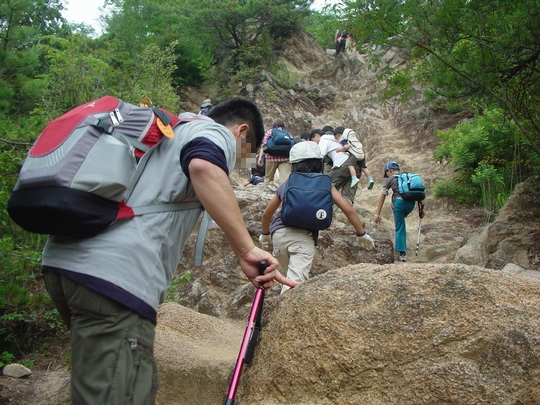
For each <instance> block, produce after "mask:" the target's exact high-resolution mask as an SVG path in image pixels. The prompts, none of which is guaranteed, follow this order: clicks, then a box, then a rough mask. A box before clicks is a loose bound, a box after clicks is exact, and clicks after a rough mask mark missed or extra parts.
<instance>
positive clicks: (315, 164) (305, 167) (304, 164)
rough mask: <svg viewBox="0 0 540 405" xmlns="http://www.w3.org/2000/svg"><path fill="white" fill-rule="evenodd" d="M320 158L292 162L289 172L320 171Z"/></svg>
mask: <svg viewBox="0 0 540 405" xmlns="http://www.w3.org/2000/svg"><path fill="white" fill-rule="evenodd" d="M322 169H323V161H322V159H306V160H302V161H301V162H296V163H293V164H292V167H291V172H299V173H322Z"/></svg>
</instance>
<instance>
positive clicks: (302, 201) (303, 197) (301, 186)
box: [281, 172, 334, 231]
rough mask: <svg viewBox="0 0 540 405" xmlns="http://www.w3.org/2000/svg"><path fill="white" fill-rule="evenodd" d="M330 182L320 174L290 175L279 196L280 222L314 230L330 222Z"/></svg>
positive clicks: (331, 202) (331, 205)
mask: <svg viewBox="0 0 540 405" xmlns="http://www.w3.org/2000/svg"><path fill="white" fill-rule="evenodd" d="M333 204H334V199H333V198H332V180H330V177H328V176H327V175H325V174H321V173H299V172H293V173H291V174H290V176H289V179H288V180H287V185H286V186H285V192H284V194H283V202H282V207H281V220H282V221H283V224H285V225H287V226H291V227H294V228H302V229H308V230H312V231H317V230H321V229H326V228H328V227H329V226H330V224H331V223H332V207H333Z"/></svg>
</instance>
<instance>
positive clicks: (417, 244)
mask: <svg viewBox="0 0 540 405" xmlns="http://www.w3.org/2000/svg"><path fill="white" fill-rule="evenodd" d="M421 228H422V218H420V221H418V237H417V238H416V256H418V247H419V246H420V229H421Z"/></svg>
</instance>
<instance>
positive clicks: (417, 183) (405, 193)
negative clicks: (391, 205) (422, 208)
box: [394, 173, 426, 201]
mask: <svg viewBox="0 0 540 405" xmlns="http://www.w3.org/2000/svg"><path fill="white" fill-rule="evenodd" d="M394 177H397V179H398V186H397V192H398V194H399V195H400V196H401V198H403V199H404V200H407V201H422V200H423V199H425V198H426V187H425V186H424V181H423V180H422V177H420V175H419V174H416V173H401V174H394Z"/></svg>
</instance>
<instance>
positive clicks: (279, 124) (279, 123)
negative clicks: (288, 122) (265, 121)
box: [272, 121, 285, 129]
mask: <svg viewBox="0 0 540 405" xmlns="http://www.w3.org/2000/svg"><path fill="white" fill-rule="evenodd" d="M272 128H283V129H285V123H284V122H283V121H276V122H274V125H272Z"/></svg>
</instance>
